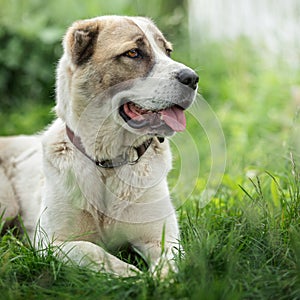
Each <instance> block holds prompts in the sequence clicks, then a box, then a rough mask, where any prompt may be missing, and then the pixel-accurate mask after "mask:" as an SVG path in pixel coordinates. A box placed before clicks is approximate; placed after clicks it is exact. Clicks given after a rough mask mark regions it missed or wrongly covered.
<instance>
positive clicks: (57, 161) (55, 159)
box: [42, 119, 74, 171]
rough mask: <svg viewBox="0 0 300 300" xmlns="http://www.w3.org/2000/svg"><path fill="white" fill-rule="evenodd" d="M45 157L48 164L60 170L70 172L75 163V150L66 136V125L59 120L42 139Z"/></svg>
mask: <svg viewBox="0 0 300 300" xmlns="http://www.w3.org/2000/svg"><path fill="white" fill-rule="evenodd" d="M42 145H43V155H44V158H45V159H46V161H47V162H49V163H50V164H51V165H52V166H53V167H55V168H57V169H59V170H61V171H62V170H68V169H69V168H70V166H71V164H72V161H73V154H74V153H73V148H72V145H71V143H70V142H69V140H68V139H67V136H66V129H65V125H64V123H63V122H62V121H61V120H60V119H57V120H55V121H54V123H53V124H52V125H51V126H50V127H49V128H48V129H47V130H46V131H45V133H44V134H43V138H42Z"/></svg>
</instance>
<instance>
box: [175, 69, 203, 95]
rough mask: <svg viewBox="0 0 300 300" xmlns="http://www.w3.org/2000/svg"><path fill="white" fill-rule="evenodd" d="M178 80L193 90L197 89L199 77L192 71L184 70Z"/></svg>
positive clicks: (180, 72) (178, 75)
mask: <svg viewBox="0 0 300 300" xmlns="http://www.w3.org/2000/svg"><path fill="white" fill-rule="evenodd" d="M176 78H177V79H178V80H179V82H181V83H182V84H184V85H187V86H189V87H190V88H192V89H193V90H195V89H196V88H197V84H198V81H199V76H198V75H197V74H196V73H195V72H194V71H192V70H190V69H182V70H180V71H179V72H178V74H177V76H176Z"/></svg>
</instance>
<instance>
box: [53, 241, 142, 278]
mask: <svg viewBox="0 0 300 300" xmlns="http://www.w3.org/2000/svg"><path fill="white" fill-rule="evenodd" d="M54 245H55V246H56V247H57V250H56V253H57V254H58V257H59V258H60V259H62V260H63V261H65V262H68V263H69V262H71V263H74V264H76V265H78V266H81V267H87V268H89V269H91V270H94V271H97V272H98V271H104V272H109V273H112V274H114V275H118V276H124V277H129V276H136V275H137V274H138V273H140V271H139V270H138V269H137V268H136V267H134V266H133V265H130V264H127V263H125V262H123V261H121V260H119V259H118V258H117V257H115V256H113V255H111V254H109V253H108V252H106V251H105V250H104V249H103V248H101V247H100V246H98V245H96V244H93V243H91V242H86V241H70V242H58V241H56V242H55V243H54Z"/></svg>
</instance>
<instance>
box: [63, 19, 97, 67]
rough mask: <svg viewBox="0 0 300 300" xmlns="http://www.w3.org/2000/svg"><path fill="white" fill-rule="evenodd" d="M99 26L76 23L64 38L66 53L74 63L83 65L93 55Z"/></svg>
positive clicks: (85, 22)
mask: <svg viewBox="0 0 300 300" xmlns="http://www.w3.org/2000/svg"><path fill="white" fill-rule="evenodd" d="M98 34H99V24H95V23H94V22H88V21H78V22H75V23H74V24H73V25H72V26H71V27H70V28H69V30H68V31H67V34H66V36H65V38H64V48H65V51H66V52H67V53H68V54H69V55H70V57H71V61H72V63H74V64H75V65H82V64H84V63H85V62H86V61H88V59H89V58H90V57H91V56H92V55H93V53H94V49H95V45H96V42H97V37H98Z"/></svg>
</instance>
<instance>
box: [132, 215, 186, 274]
mask: <svg viewBox="0 0 300 300" xmlns="http://www.w3.org/2000/svg"><path fill="white" fill-rule="evenodd" d="M171 219H172V220H171V222H170V220H167V221H166V223H159V224H151V225H150V224H148V225H145V226H144V228H143V229H144V230H145V231H144V232H145V233H146V234H145V235H143V236H142V237H141V238H140V239H139V240H136V241H135V242H133V246H134V247H135V248H136V249H137V252H140V254H141V255H142V257H143V258H145V259H146V261H147V263H148V265H149V268H150V271H151V272H152V273H153V274H154V275H155V276H160V277H162V278H163V277H166V276H167V275H168V273H169V271H173V272H176V271H177V267H176V261H175V259H176V257H177V256H178V254H179V249H180V244H179V232H178V226H177V222H176V219H175V216H174V217H171ZM150 230H151V233H150ZM145 237H147V240H145Z"/></svg>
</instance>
